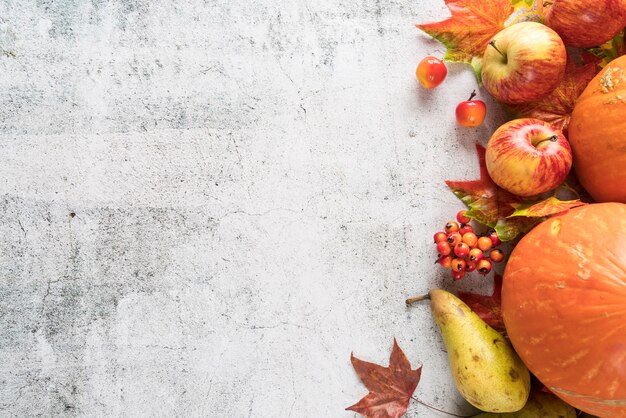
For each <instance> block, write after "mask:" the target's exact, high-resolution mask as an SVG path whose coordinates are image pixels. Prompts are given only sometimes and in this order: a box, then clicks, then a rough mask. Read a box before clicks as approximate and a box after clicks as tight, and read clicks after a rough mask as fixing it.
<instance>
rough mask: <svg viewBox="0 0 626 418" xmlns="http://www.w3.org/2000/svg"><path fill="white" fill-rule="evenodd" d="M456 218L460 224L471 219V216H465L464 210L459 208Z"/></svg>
mask: <svg viewBox="0 0 626 418" xmlns="http://www.w3.org/2000/svg"><path fill="white" fill-rule="evenodd" d="M456 220H457V221H459V223H460V224H467V223H469V221H471V220H472V218H470V217H469V216H466V215H465V211H464V210H460V211H458V212H457V214H456Z"/></svg>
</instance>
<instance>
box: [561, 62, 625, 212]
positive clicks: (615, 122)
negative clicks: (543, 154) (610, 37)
mask: <svg viewBox="0 0 626 418" xmlns="http://www.w3.org/2000/svg"><path fill="white" fill-rule="evenodd" d="M568 129H569V135H568V139H569V141H570V146H571V148H572V153H573V155H574V169H575V170H576V174H577V175H578V178H579V180H580V182H581V183H582V185H583V186H584V187H585V189H586V190H587V191H588V192H589V193H590V194H591V196H592V197H593V198H594V199H595V200H596V201H598V202H622V203H626V187H624V184H625V183H626V55H625V56H621V57H619V58H617V59H615V60H613V61H611V62H610V63H609V64H608V65H607V66H606V67H604V69H603V70H602V71H601V72H600V73H598V74H597V75H596V76H595V78H594V79H593V80H591V82H590V83H589V85H587V87H586V88H585V91H584V92H583V93H582V94H581V95H580V97H579V98H578V101H577V102H576V106H575V107H574V111H573V113H572V118H571V120H570V124H569V128H568Z"/></svg>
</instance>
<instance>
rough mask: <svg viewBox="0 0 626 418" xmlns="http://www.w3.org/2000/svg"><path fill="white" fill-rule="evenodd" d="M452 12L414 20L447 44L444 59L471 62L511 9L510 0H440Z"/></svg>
mask: <svg viewBox="0 0 626 418" xmlns="http://www.w3.org/2000/svg"><path fill="white" fill-rule="evenodd" d="M444 1H445V4H446V6H447V7H448V9H449V10H450V14H451V15H452V16H451V17H450V18H448V19H446V20H443V21H441V22H435V23H427V24H421V25H420V24H418V25H416V26H417V27H418V28H419V29H421V30H423V31H424V32H426V33H427V34H429V35H430V36H432V37H433V38H435V39H437V40H438V41H439V42H441V43H442V44H444V45H445V46H446V48H447V51H446V55H445V56H444V57H443V59H444V60H447V61H460V62H467V63H469V62H471V61H472V57H477V58H482V56H483V53H484V52H485V48H487V45H488V44H489V41H491V38H493V37H494V35H495V34H496V33H498V32H500V31H501V30H502V29H504V22H506V20H507V19H508V18H509V16H511V14H512V13H513V10H514V7H513V5H512V4H511V0H444Z"/></svg>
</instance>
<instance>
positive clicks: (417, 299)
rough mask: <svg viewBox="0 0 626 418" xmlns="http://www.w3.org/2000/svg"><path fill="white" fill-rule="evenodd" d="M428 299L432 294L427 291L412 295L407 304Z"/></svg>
mask: <svg viewBox="0 0 626 418" xmlns="http://www.w3.org/2000/svg"><path fill="white" fill-rule="evenodd" d="M426 299H430V295H429V294H428V293H426V294H425V295H419V296H415V297H412V298H408V299H407V300H406V302H405V303H406V304H407V305H413V304H414V303H416V302H420V301H422V300H426Z"/></svg>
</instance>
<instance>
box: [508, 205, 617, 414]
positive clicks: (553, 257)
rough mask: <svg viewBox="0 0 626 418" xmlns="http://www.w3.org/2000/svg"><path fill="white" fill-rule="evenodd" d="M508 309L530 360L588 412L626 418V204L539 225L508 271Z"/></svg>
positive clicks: (513, 335)
mask: <svg viewBox="0 0 626 418" xmlns="http://www.w3.org/2000/svg"><path fill="white" fill-rule="evenodd" d="M502 313H503V316H504V323H505V325H506V329H507V332H508V334H509V337H510V339H511V342H512V343H513V346H514V347H515V350H516V351H517V352H518V354H519V355H520V357H521V358H522V360H523V361H524V363H525V364H526V365H527V366H528V368H529V369H530V371H531V372H533V373H534V374H535V375H536V376H537V377H538V378H539V380H541V382H543V384H545V385H546V386H547V387H548V388H549V389H550V390H551V391H553V392H554V393H555V394H556V395H558V396H559V397H561V398H562V399H563V400H565V401H566V402H568V403H569V404H571V405H573V406H574V407H576V408H579V409H582V410H583V411H585V412H588V413H591V414H594V415H597V416H600V417H603V418H604V417H611V418H624V417H626V205H625V204H621V203H596V204H591V205H586V206H580V207H578V208H575V209H572V210H570V211H569V212H567V213H565V214H563V215H559V216H555V217H552V218H549V219H547V220H546V221H544V222H542V223H541V224H539V225H538V226H536V227H535V228H533V229H532V230H531V231H530V232H529V233H528V234H527V235H526V236H525V237H524V238H523V239H522V240H521V241H520V242H519V244H518V245H517V246H516V247H515V249H514V250H513V252H512V253H511V257H510V259H509V261H508V263H507V266H506V268H505V272H504V283H503V287H502Z"/></svg>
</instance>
